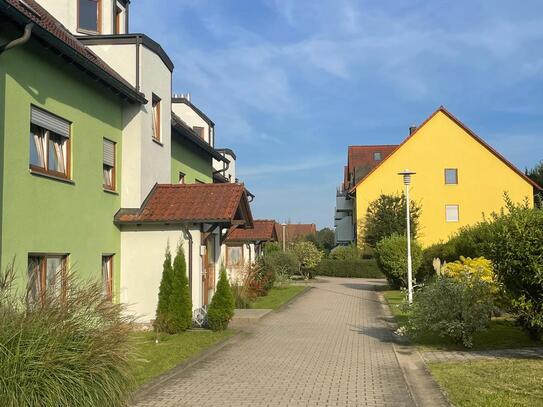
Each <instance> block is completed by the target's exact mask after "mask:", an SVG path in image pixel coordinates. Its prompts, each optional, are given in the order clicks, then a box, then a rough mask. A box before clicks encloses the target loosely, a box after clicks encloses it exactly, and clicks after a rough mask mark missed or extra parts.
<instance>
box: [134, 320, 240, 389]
mask: <svg viewBox="0 0 543 407" xmlns="http://www.w3.org/2000/svg"><path fill="white" fill-rule="evenodd" d="M233 334H234V332H232V331H228V330H227V331H219V332H212V331H205V330H202V331H187V332H183V333H181V334H177V335H160V336H159V343H158V344H156V343H155V339H156V335H155V333H153V332H143V333H134V334H132V339H133V340H134V346H135V347H136V350H137V352H138V361H137V362H136V365H135V366H134V376H135V379H136V385H137V386H139V385H142V384H143V383H145V382H147V381H149V380H151V379H152V378H154V377H156V376H159V375H160V374H162V373H165V372H167V371H168V370H170V369H172V368H174V367H175V366H177V365H178V364H180V363H181V362H183V361H185V360H187V359H188V358H190V357H191V356H195V355H197V354H198V353H200V352H202V351H204V350H205V349H207V348H209V347H210V346H212V345H214V344H216V343H217V342H219V341H221V340H223V339H226V338H229V337H230V336H232V335H233Z"/></svg>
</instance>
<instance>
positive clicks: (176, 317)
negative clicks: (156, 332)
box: [168, 245, 192, 332]
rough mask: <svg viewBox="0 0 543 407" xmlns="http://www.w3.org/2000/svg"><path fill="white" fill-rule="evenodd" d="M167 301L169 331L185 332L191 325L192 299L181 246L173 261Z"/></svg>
mask: <svg viewBox="0 0 543 407" xmlns="http://www.w3.org/2000/svg"><path fill="white" fill-rule="evenodd" d="M170 296H171V297H170V300H169V304H168V305H169V314H170V318H171V320H170V322H171V330H172V331H174V332H181V331H185V330H187V329H188V328H190V326H191V324H192V299H191V293H190V288H189V279H188V276H187V263H186V262H185V252H184V250H183V246H181V245H179V247H178V248H177V253H176V254H175V258H174V260H173V278H172V291H171V293H170Z"/></svg>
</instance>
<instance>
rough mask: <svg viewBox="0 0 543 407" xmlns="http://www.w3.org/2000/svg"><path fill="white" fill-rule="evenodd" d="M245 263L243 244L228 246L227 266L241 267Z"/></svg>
mask: <svg viewBox="0 0 543 407" xmlns="http://www.w3.org/2000/svg"><path fill="white" fill-rule="evenodd" d="M242 265H243V246H226V266H227V267H229V268H232V267H241V266H242Z"/></svg>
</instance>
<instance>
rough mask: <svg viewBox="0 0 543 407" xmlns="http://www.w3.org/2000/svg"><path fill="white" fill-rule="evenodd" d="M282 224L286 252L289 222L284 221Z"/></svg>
mask: <svg viewBox="0 0 543 407" xmlns="http://www.w3.org/2000/svg"><path fill="white" fill-rule="evenodd" d="M281 226H283V251H284V252H285V251H286V250H287V241H286V240H287V224H286V223H282V224H281Z"/></svg>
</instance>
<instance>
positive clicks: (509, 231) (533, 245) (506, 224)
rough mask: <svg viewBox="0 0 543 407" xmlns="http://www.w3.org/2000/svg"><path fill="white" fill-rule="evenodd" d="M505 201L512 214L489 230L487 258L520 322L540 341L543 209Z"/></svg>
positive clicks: (542, 328) (542, 330) (498, 219)
mask: <svg viewBox="0 0 543 407" xmlns="http://www.w3.org/2000/svg"><path fill="white" fill-rule="evenodd" d="M506 202H507V208H508V210H509V213H508V214H502V215H499V216H495V217H494V220H493V222H492V224H491V225H489V226H488V227H487V228H488V230H491V233H489V234H488V235H489V237H488V244H487V245H486V248H485V255H486V257H487V258H488V259H490V260H491V261H492V264H493V266H494V272H495V273H496V275H497V277H498V280H499V282H501V283H502V284H503V287H504V289H505V291H506V294H507V296H508V298H509V301H510V304H511V307H512V311H513V312H514V313H515V314H516V316H517V320H518V322H519V323H520V325H521V326H522V327H523V328H524V329H525V330H526V331H527V332H528V333H529V334H530V335H531V336H532V337H533V338H536V339H537V338H541V335H542V333H543V209H531V208H529V207H528V205H527V204H525V205H520V206H515V205H513V203H512V202H511V201H510V200H509V199H508V198H507V197H506Z"/></svg>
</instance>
